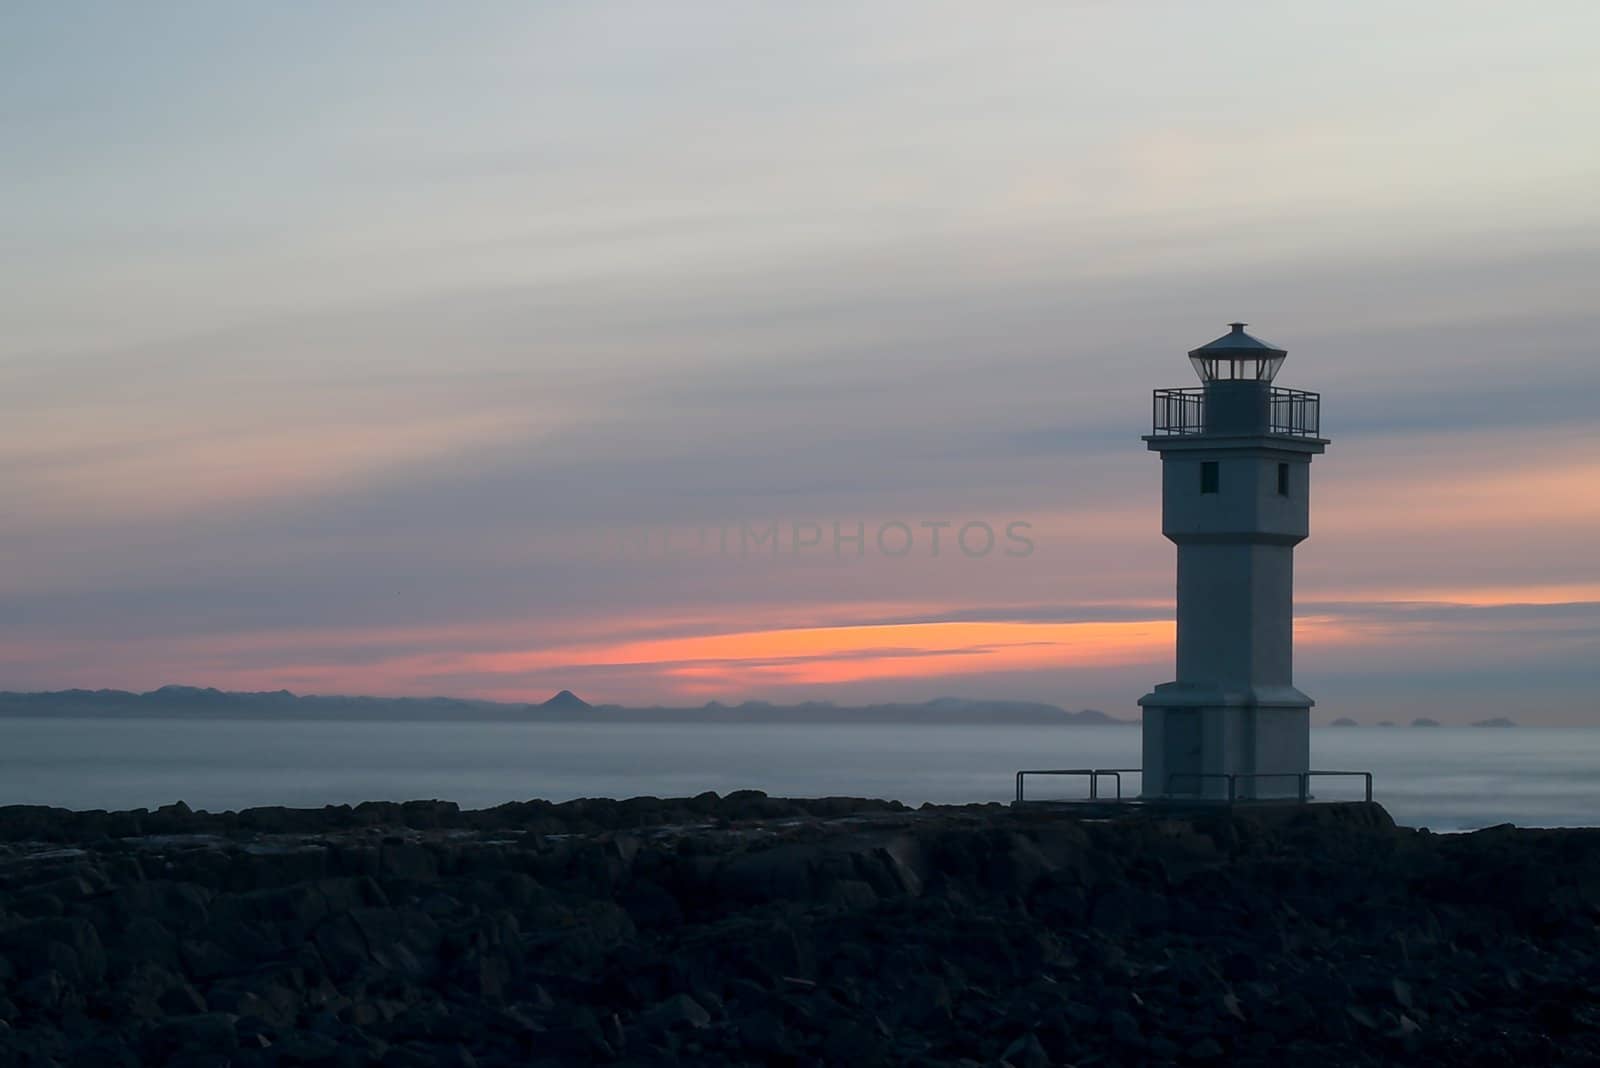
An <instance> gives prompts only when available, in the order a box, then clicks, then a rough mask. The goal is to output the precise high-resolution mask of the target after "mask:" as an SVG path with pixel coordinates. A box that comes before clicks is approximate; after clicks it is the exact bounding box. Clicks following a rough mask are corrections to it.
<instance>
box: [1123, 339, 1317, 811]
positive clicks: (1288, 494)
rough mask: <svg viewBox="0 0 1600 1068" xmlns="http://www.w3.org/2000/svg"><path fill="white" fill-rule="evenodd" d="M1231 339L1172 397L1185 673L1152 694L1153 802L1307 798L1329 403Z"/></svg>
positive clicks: (1260, 347)
mask: <svg viewBox="0 0 1600 1068" xmlns="http://www.w3.org/2000/svg"><path fill="white" fill-rule="evenodd" d="M1245 326H1246V324H1245V323H1232V324H1230V326H1229V331H1228V333H1226V334H1224V335H1223V336H1222V337H1219V338H1217V339H1216V340H1215V341H1213V342H1211V343H1210V344H1207V345H1202V346H1200V347H1199V348H1197V349H1194V350H1192V351H1191V352H1190V353H1189V362H1190V363H1191V364H1193V366H1194V369H1195V371H1196V373H1198V374H1199V376H1200V382H1201V385H1200V386H1199V388H1194V387H1189V388H1183V389H1158V390H1156V391H1155V395H1154V405H1153V417H1152V420H1151V428H1150V434H1149V435H1148V436H1147V437H1145V439H1144V440H1145V442H1146V444H1147V445H1148V446H1149V448H1150V449H1151V450H1152V451H1154V452H1157V453H1160V454H1161V533H1162V534H1164V535H1165V536H1166V537H1167V538H1168V540H1170V541H1172V542H1173V543H1174V544H1176V545H1177V547H1178V584H1177V586H1178V649H1177V678H1176V679H1175V680H1174V681H1172V682H1164V683H1161V684H1159V685H1158V686H1156V687H1155V689H1154V690H1153V691H1151V692H1150V693H1147V694H1145V695H1144V696H1143V697H1141V698H1140V699H1139V704H1140V705H1141V706H1142V707H1143V709H1144V717H1143V718H1144V739H1143V747H1144V755H1143V762H1144V795H1145V796H1146V797H1165V798H1180V799H1184V798H1186V799H1219V800H1220V799H1225V798H1232V797H1237V798H1290V797H1299V796H1302V790H1303V788H1304V783H1305V779H1304V777H1303V776H1304V774H1305V773H1306V772H1307V771H1309V770H1310V766H1311V705H1312V701H1311V698H1309V697H1307V696H1306V695H1305V694H1303V693H1301V692H1300V691H1299V690H1297V689H1295V686H1294V678H1293V660H1294V656H1293V647H1294V547H1295V546H1296V545H1298V544H1299V543H1300V542H1301V541H1304V540H1305V538H1306V536H1307V534H1309V533H1310V530H1309V525H1308V521H1309V517H1310V507H1309V506H1310V490H1311V479H1310V476H1311V459H1312V457H1314V456H1316V455H1318V454H1319V453H1321V452H1322V451H1323V449H1324V448H1326V447H1327V444H1328V442H1327V440H1326V439H1324V438H1322V437H1320V436H1319V433H1320V426H1319V424H1320V414H1321V413H1320V408H1321V398H1320V397H1319V396H1318V395H1317V394H1315V393H1308V392H1305V391H1303V390H1297V389H1284V388H1282V387H1279V386H1276V385H1274V384H1273V380H1274V379H1275V378H1276V377H1277V374H1278V370H1279V368H1280V367H1282V366H1283V361H1284V357H1285V356H1287V355H1288V353H1287V351H1286V350H1284V349H1281V348H1279V347H1277V346H1276V345H1273V344H1270V343H1268V342H1266V341H1263V340H1261V339H1260V338H1257V337H1253V336H1251V335H1250V334H1247V333H1245V329H1244V328H1245Z"/></svg>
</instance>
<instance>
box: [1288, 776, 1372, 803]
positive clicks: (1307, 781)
mask: <svg viewBox="0 0 1600 1068" xmlns="http://www.w3.org/2000/svg"><path fill="white" fill-rule="evenodd" d="M1313 775H1351V776H1355V777H1356V778H1361V779H1365V780H1366V781H1367V800H1368V801H1371V800H1372V772H1370V771H1308V772H1306V773H1305V775H1304V776H1303V777H1302V785H1301V788H1300V799H1301V800H1302V801H1304V800H1307V799H1309V798H1310V796H1311V793H1310V789H1311V776H1313Z"/></svg>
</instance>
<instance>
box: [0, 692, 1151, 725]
mask: <svg viewBox="0 0 1600 1068" xmlns="http://www.w3.org/2000/svg"><path fill="white" fill-rule="evenodd" d="M30 716H54V717H76V718H85V717H95V716H107V717H118V718H125V717H144V718H182V717H193V718H196V719H211V718H240V719H302V720H303V719H327V720H493V721H500V722H559V723H573V722H604V723H922V724H928V723H952V724H953V723H972V724H990V723H1007V724H1047V725H1052V724H1053V725H1060V724H1076V725H1092V726H1133V725H1135V724H1136V723H1137V722H1138V721H1137V720H1123V719H1116V718H1114V717H1112V716H1108V715H1106V714H1105V713H1104V712H1100V711H1097V710H1095V709H1092V708H1086V709H1084V710H1082V711H1080V712H1068V711H1067V710H1065V709H1063V708H1058V707H1057V706H1055V705H1047V704H1041V703H1035V702H1030V701H980V700H967V699H965V698H957V697H941V698H939V699H937V700H933V701H926V702H923V703H921V704H875V705H856V706H847V705H835V704H832V703H830V702H825V701H807V702H805V703H803V704H798V705H777V704H770V703H768V702H766V701H746V702H744V703H743V704H738V705H725V704H721V703H720V702H717V701H712V702H710V703H709V704H705V705H700V706H698V707H692V708H678V707H666V706H656V707H650V708H624V707H623V706H621V705H591V704H589V703H588V702H587V701H585V700H583V698H581V697H579V696H578V695H577V694H575V693H573V692H572V691H571V690H562V691H561V692H560V693H558V694H556V695H555V696H554V697H552V698H550V699H549V700H548V701H545V702H543V703H541V704H507V703H503V702H497V701H474V700H466V699H461V698H454V697H318V696H305V697H302V696H299V695H296V694H293V693H290V692H289V691H288V690H273V691H271V692H266V693H230V692H228V691H226V690H218V689H214V688H212V687H209V686H207V687H199V686H163V687H161V688H160V689H159V690H151V691H149V692H148V693H131V692H129V691H127V690H56V691H53V692H50V693H5V692H0V717H9V718H18V717H30Z"/></svg>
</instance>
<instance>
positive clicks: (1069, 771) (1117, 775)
mask: <svg viewBox="0 0 1600 1068" xmlns="http://www.w3.org/2000/svg"><path fill="white" fill-rule="evenodd" d="M1143 770H1144V769H1143V768H1028V769H1026V770H1023V771H1019V772H1017V800H1018V801H1021V800H1023V785H1022V784H1023V778H1024V777H1025V776H1028V775H1082V776H1085V777H1087V778H1088V780H1089V800H1091V801H1098V800H1099V799H1100V776H1102V775H1106V776H1109V777H1110V778H1111V779H1112V781H1113V782H1115V783H1116V786H1117V800H1118V801H1121V800H1122V776H1123V775H1124V774H1135V773H1138V772H1142V771H1143Z"/></svg>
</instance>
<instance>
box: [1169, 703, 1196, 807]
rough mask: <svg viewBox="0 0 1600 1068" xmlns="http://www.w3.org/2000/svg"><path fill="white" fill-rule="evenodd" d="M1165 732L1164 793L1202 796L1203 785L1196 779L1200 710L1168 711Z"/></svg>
mask: <svg viewBox="0 0 1600 1068" xmlns="http://www.w3.org/2000/svg"><path fill="white" fill-rule="evenodd" d="M1166 720H1167V721H1166V723H1165V724H1164V725H1163V726H1164V728H1165V734H1166V740H1167V746H1166V749H1167V752H1166V757H1167V760H1166V765H1167V768H1166V770H1167V792H1169V793H1174V794H1199V793H1204V792H1205V790H1204V786H1205V781H1204V780H1203V779H1201V778H1199V775H1200V771H1201V765H1200V710H1199V709H1198V708H1172V709H1168V710H1167V717H1166Z"/></svg>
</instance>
